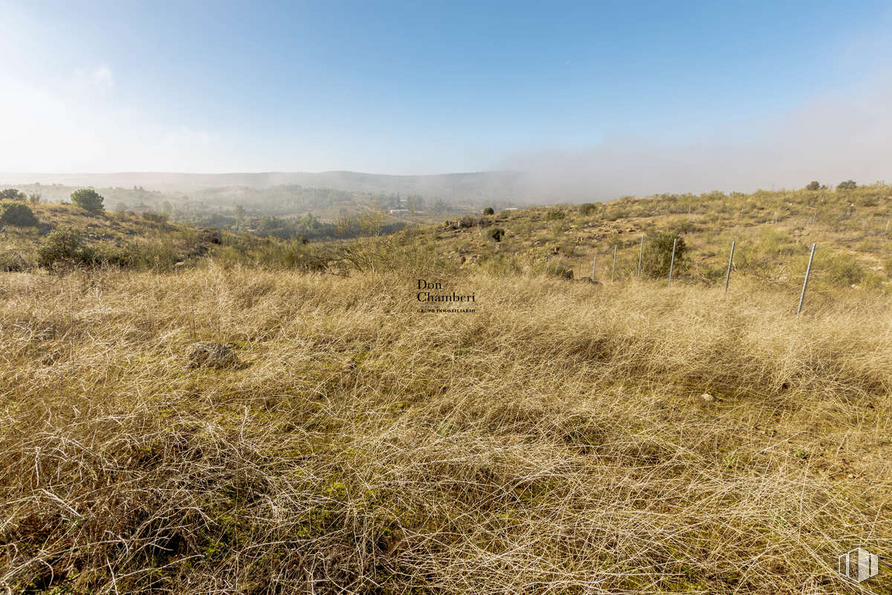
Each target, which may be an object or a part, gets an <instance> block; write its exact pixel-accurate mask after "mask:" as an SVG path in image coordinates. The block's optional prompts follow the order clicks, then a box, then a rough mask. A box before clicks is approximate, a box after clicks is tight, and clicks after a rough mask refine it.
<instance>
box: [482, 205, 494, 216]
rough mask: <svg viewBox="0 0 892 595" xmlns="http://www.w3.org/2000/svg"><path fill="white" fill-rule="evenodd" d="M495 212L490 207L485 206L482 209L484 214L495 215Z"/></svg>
mask: <svg viewBox="0 0 892 595" xmlns="http://www.w3.org/2000/svg"><path fill="white" fill-rule="evenodd" d="M495 213H496V211H495V209H493V208H492V207H486V208H485V209H483V214H484V215H495Z"/></svg>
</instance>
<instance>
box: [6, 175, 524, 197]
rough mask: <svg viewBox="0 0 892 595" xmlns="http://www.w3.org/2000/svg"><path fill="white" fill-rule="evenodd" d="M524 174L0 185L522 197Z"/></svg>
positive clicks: (15, 178) (67, 179)
mask: <svg viewBox="0 0 892 595" xmlns="http://www.w3.org/2000/svg"><path fill="white" fill-rule="evenodd" d="M523 177H524V176H523V174H522V173H520V172H514V171H492V172H475V173H456V174H439V175H421V176H395V175H383V174H366V173H359V172H350V171H327V172H321V173H295V172H263V173H228V174H189V173H169V172H121V173H70V174H45V173H4V174H0V185H3V184H6V185H15V184H33V183H35V182H39V183H41V184H64V185H66V186H95V187H123V188H129V187H133V186H140V187H143V188H146V189H150V190H163V191H179V192H188V191H190V190H196V189H200V188H218V187H225V186H243V187H250V188H269V187H271V186H282V185H289V184H297V185H300V186H306V187H312V188H331V189H334V190H343V191H348V192H374V193H403V194H420V195H423V196H438V197H441V198H495V199H518V198H521V194H522V187H523Z"/></svg>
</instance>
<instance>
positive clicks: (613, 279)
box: [591, 220, 892, 316]
mask: <svg viewBox="0 0 892 595" xmlns="http://www.w3.org/2000/svg"><path fill="white" fill-rule="evenodd" d="M890 223H892V220H890V221H887V222H886V231H885V233H886V234H888V233H889V225H890ZM644 238H645V236H644V235H642V236H641V243H640V245H639V248H638V270H637V273H636V275H635V278H636V279H641V268H642V263H643V261H644ZM817 246H818V245H817V244H812V245H811V253H810V254H809V257H808V266H807V267H806V269H805V278H804V279H803V281H802V292H801V293H800V295H799V306H798V307H797V308H796V316H799V315H800V314H802V307H803V305H804V304H805V293H806V291H807V290H808V280H809V278H810V277H811V271H812V265H813V264H814V259H815V250H816V249H817ZM736 247H737V241H736V240H735V241H732V242H731V251H730V254H729V255H728V267H727V270H726V272H725V284H724V293H725V294H727V293H728V287H729V285H730V283H731V270H732V269H733V267H734V251H735V249H736ZM677 248H678V238H674V239H673V240H672V254H671V256H670V261H669V275H668V280H667V284H666V286H667V287H672V275H673V273H674V271H675V252H676V250H677ZM618 249H619V245H618V244H614V245H613V264H612V265H611V268H610V283H611V284H612V283H615V282H616V257H617V251H618ZM597 267H598V254H597V253H595V254H593V255H592V276H591V281H592V282H597V281H596V274H597Z"/></svg>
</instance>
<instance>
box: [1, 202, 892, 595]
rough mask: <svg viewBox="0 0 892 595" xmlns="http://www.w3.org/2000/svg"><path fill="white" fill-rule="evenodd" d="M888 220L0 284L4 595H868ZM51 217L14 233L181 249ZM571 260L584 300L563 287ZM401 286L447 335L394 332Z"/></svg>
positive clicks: (635, 220)
mask: <svg viewBox="0 0 892 595" xmlns="http://www.w3.org/2000/svg"><path fill="white" fill-rule="evenodd" d="M889 194H890V193H889V189H888V188H886V187H879V186H877V187H865V188H860V189H858V190H853V191H845V192H842V191H841V192H825V191H814V192H807V191H796V192H790V193H764V194H755V195H746V196H727V195H719V194H713V195H704V196H697V197H695V196H665V197H655V198H652V199H624V200H621V201H615V202H612V203H607V204H604V205H590V206H582V207H579V206H556V207H548V208H545V207H540V208H535V209H530V210H526V211H508V212H505V213H495V214H493V215H487V216H485V217H482V219H483V222H482V223H481V217H471V218H468V220H466V221H465V223H464V224H463V223H462V222H461V221H449V222H445V223H440V224H438V225H435V226H429V227H425V228H419V229H411V230H405V231H402V232H399V233H396V234H394V235H392V236H388V237H380V238H364V239H360V240H353V241H337V242H323V243H311V244H309V245H306V246H300V247H297V246H294V245H293V244H289V243H285V242H276V241H271V240H270V241H261V240H259V239H256V241H257V242H260V243H258V244H256V245H254V244H251V245H250V246H248V247H247V248H242V247H241V246H243V245H242V244H239V242H240V241H242V240H241V239H240V238H242V236H241V235H238V234H223V235H222V236H221V243H220V244H212V245H211V246H210V247H209V249H208V251H207V253H205V254H203V255H200V256H195V257H193V258H190V259H188V260H187V261H186V265H184V266H180V267H170V268H167V267H163V266H145V265H143V266H127V265H125V264H122V263H117V264H110V263H105V264H93V265H90V266H76V267H73V268H58V269H55V270H52V271H47V270H41V269H30V270H27V271H23V272H7V273H0V589H2V588H5V589H6V590H8V591H10V592H13V593H43V594H49V593H53V594H54V595H60V594H75V593H76V594H82V593H83V594H86V593H102V592H111V593H113V592H116V591H117V592H120V593H158V592H168V593H207V592H210V591H216V592H238V593H256V594H261V593H263V594H266V593H270V594H271V593H287V592H315V593H345V592H346V593H410V592H414V593H434V592H436V593H467V592H468V591H475V592H480V593H514V592H551V593H725V594H732V593H765V594H772V595H774V594H794V593H796V594H801V593H825V594H830V593H861V592H866V591H864V590H863V589H861V588H860V587H857V586H856V585H854V584H853V583H847V582H844V581H842V580H841V579H840V578H839V577H838V576H837V575H836V560H837V556H838V555H839V554H840V553H842V552H845V551H848V550H850V549H852V548H854V547H857V546H861V547H865V548H868V549H869V550H871V551H872V552H875V553H878V554H879V555H880V557H881V559H886V558H887V556H889V555H890V554H892V549H890V543H892V522H890V519H889V516H888V513H887V510H888V507H889V506H890V505H892V468H890V461H892V442H890V440H889V436H890V435H892V434H890V429H892V428H890V420H892V415H890V414H892V399H890V397H889V394H890V389H892V359H890V358H892V355H890V354H892V329H890V327H889V325H888V324H880V323H879V322H882V321H885V320H887V319H888V317H889V315H890V314H892V312H890V304H889V299H888V296H887V293H886V287H887V285H888V283H887V281H886V279H887V275H886V270H887V269H886V260H887V259H888V257H889V256H888V255H889V248H890V245H889V243H888V242H889V241H888V239H887V238H886V237H885V230H884V227H885V221H886V219H887V218H888V216H889V211H888V210H889V208H890V205H889V202H888V196H889ZM852 205H853V206H852ZM70 209H71V208H70V207H64V206H53V205H50V206H39V207H38V208H37V211H38V215H39V216H40V219H41V220H42V222H43V224H44V225H49V226H54V227H56V228H60V227H63V226H69V225H70V226H77V227H78V228H79V229H81V230H82V231H83V232H84V233H88V232H89V233H90V234H92V236H91V237H90V238H89V242H90V243H91V245H93V243H95V244H96V245H99V244H100V243H102V242H108V243H111V244H114V243H115V241H117V240H119V239H120V240H121V241H122V242H123V241H125V240H126V238H128V237H135V240H134V241H150V242H160V243H165V242H167V240H166V239H165V238H167V237H170V238H171V241H170V242H167V243H173V244H176V243H177V242H179V241H181V239H185V238H188V237H191V235H190V234H198V233H199V231H198V230H197V229H194V228H189V227H186V226H174V225H168V227H164V228H161V227H157V228H156V227H153V226H154V225H155V224H154V223H151V222H144V221H143V220H140V219H135V218H130V217H129V216H125V215H118V214H107V215H106V216H103V217H92V216H87V215H84V214H82V213H78V212H73V211H71V210H70ZM815 209H816V210H815ZM775 210H777V211H778V221H777V223H775V222H774V211H775ZM554 213H563V215H555V214H554ZM88 224H89V225H94V226H102V227H92V228H88V227H87V225H88ZM159 225H161V224H159ZM165 225H167V224H165ZM463 225H466V226H464V227H463ZM496 227H501V228H502V229H503V230H504V235H503V236H502V237H501V241H498V242H497V241H495V240H494V239H493V238H492V236H491V235H490V233H489V231H490V230H492V229H494V228H496ZM130 232H132V234H131V233H130ZM642 232H644V233H647V234H648V237H650V238H655V237H657V236H658V232H663V233H666V234H669V235H670V236H672V237H680V238H682V239H684V241H685V244H686V245H687V246H688V248H689V251H688V253H687V258H686V259H681V260H680V262H679V269H678V271H677V275H678V276H677V280H678V282H677V283H676V282H673V284H672V287H667V283H666V279H665V278H664V277H662V276H661V275H662V273H661V268H660V266H661V263H662V261H660V260H654V261H653V262H652V263H651V264H650V265H648V266H649V267H650V266H653V268H652V269H651V268H648V269H647V274H645V275H643V276H642V278H641V279H640V280H638V279H635V276H636V272H637V270H636V269H637V247H638V245H639V244H638V242H639V240H640V237H641V234H642ZM0 233H7V234H8V235H5V236H3V238H4V239H3V241H4V242H6V243H5V246H6V247H7V249H9V248H10V247H12V248H17V249H19V250H20V251H22V252H25V253H27V252H28V250H31V249H32V248H26V246H33V249H35V250H36V249H37V246H39V245H40V242H41V241H42V240H41V237H40V236H39V234H40V230H39V229H35V230H32V231H27V232H20V231H15V232H8V231H7V230H4V231H3V232H0ZM32 234H33V235H32ZM106 234H111V235H112V236H113V237H106ZM673 234H675V235H673ZM249 239H250V238H247V237H246V238H245V239H244V241H245V242H247V241H248V240H249ZM731 239H735V240H736V241H737V242H738V244H737V245H738V250H740V252H739V253H738V256H739V260H737V257H736V258H735V262H737V269H736V270H735V273H734V276H733V277H732V284H731V289H730V291H729V292H728V294H727V295H725V294H724V293H723V292H722V289H721V287H722V282H723V274H724V264H726V262H727V260H726V259H727V249H728V247H729V244H730V241H731ZM251 241H255V240H251ZM812 242H818V243H819V252H818V254H819V257H816V264H815V267H814V268H815V270H814V274H815V277H814V287H813V290H814V293H813V294H810V295H809V301H808V302H807V308H806V309H805V311H804V312H803V314H802V316H801V317H797V316H796V315H795V306H796V300H797V299H798V288H799V287H800V284H801V275H800V273H801V272H804V265H805V261H806V260H807V256H808V255H807V250H808V249H809V247H810V245H811V243H812ZM614 244H617V245H619V246H620V249H619V250H618V254H619V262H620V265H621V266H618V268H617V275H616V278H615V282H614V283H611V282H610V269H609V262H610V260H611V259H612V248H611V246H612V245H614ZM595 250H597V251H598V253H599V254H601V255H603V257H599V271H598V275H597V278H598V280H599V281H600V282H601V285H593V284H591V283H582V282H571V281H569V280H567V277H568V274H567V271H570V270H572V271H574V273H575V274H574V278H575V279H578V278H580V277H583V276H586V275H589V274H590V258H591V256H592V255H593V253H594V251H595ZM286 254H287V255H289V256H288V258H286V257H285V255H286ZM608 254H609V257H608ZM462 258H463V259H464V260H462ZM818 258H820V260H819V259H818ZM311 259H316V260H313V261H312V262H315V263H316V265H317V266H308V263H310V262H311ZM878 267H879V270H877V268H878ZM716 271H718V272H716ZM651 273H652V274H651ZM419 280H425V281H426V282H429V283H439V284H440V287H439V288H438V289H440V290H441V292H442V293H451V292H453V291H454V292H457V293H460V294H463V295H474V296H475V308H474V311H473V312H451V313H435V312H419V302H418V299H417V294H418V291H419V289H418V287H419ZM853 285H854V286H856V287H852V286H853ZM810 291H811V290H810ZM890 580H892V579H890V577H889V576H888V574H881V575H880V576H878V577H876V578H875V579H872V580H871V583H870V585H871V588H872V589H875V590H876V592H883V589H885V590H888V589H889V587H892V582H890Z"/></svg>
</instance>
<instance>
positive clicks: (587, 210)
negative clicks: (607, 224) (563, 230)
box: [579, 202, 598, 215]
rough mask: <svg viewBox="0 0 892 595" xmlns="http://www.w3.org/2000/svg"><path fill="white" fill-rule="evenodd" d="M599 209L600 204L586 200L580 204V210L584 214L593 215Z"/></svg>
mask: <svg viewBox="0 0 892 595" xmlns="http://www.w3.org/2000/svg"><path fill="white" fill-rule="evenodd" d="M597 210H598V205H596V204H594V203H591V202H585V203H582V204H581V205H579V212H580V213H581V214H582V215H593V214H594V213H595V212H596V211H597Z"/></svg>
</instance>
